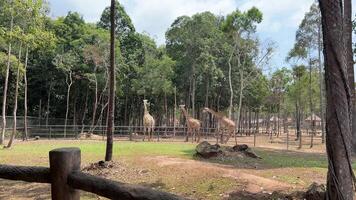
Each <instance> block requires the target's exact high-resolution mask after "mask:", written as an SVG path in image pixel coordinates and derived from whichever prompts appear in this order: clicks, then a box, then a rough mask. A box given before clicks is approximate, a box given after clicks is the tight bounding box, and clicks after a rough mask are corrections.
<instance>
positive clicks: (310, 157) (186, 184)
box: [0, 140, 356, 199]
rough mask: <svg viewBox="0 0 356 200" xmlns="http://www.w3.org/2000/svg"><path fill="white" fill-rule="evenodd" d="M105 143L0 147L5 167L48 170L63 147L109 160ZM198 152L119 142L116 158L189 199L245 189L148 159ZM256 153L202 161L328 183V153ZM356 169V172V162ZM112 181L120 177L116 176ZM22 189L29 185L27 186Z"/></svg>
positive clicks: (185, 146) (214, 175)
mask: <svg viewBox="0 0 356 200" xmlns="http://www.w3.org/2000/svg"><path fill="white" fill-rule="evenodd" d="M105 145H106V143H105V142H104V141H94V140H91V141H89V140H68V141H66V140H50V141H48V140H40V141H31V142H19V141H17V142H16V143H15V144H14V147H13V148H12V149H0V164H14V165H29V166H33V165H37V166H48V160H49V159H48V152H49V151H50V150H52V149H55V148H61V147H78V148H80V149H81V152H82V163H83V164H87V163H92V162H97V161H99V160H102V159H103V158H104V155H105ZM194 149H195V144H192V143H173V142H160V143H157V142H124V141H115V142H114V152H113V156H114V160H117V161H122V162H126V163H127V165H128V167H132V168H137V167H140V169H141V168H145V169H149V174H150V176H147V175H145V176H142V177H139V178H138V179H137V180H132V182H131V183H139V184H147V185H149V186H152V187H155V188H158V189H163V190H165V191H169V192H173V193H177V194H181V195H184V196H188V197H193V198H200V197H204V199H221V198H222V195H224V194H226V192H228V191H233V190H236V189H237V188H243V184H244V183H241V182H238V181H236V180H235V179H232V178H227V177H223V176H222V175H221V172H220V171H216V170H215V171H207V170H205V171H204V170H202V169H200V168H194V167H192V168H189V167H188V169H189V170H187V168H186V167H180V166H181V165H167V166H159V165H158V164H157V163H155V162H154V161H151V162H146V160H145V158H148V157H153V156H168V157H178V158H183V159H198V158H196V157H194V152H195V150H194ZM253 150H254V151H255V152H256V154H258V155H259V156H260V157H262V158H263V159H261V160H256V159H241V160H239V159H238V160H213V161H208V160H202V161H204V162H218V163H221V164H226V165H230V166H232V167H233V168H238V169H241V168H243V169H244V170H246V172H247V173H251V174H255V175H258V176H262V177H265V178H270V179H274V178H275V179H276V180H279V181H281V182H285V183H288V184H295V185H299V186H301V187H305V186H308V185H309V184H310V183H311V182H312V181H315V180H321V181H323V180H325V175H326V170H327V159H326V155H324V154H320V153H303V152H295V151H285V150H274V149H265V148H253ZM163 159H164V158H163ZM255 166H257V167H256V168H255ZM353 167H354V169H356V163H354V165H353ZM127 176H128V177H126V178H128V179H127V180H130V176H129V175H127ZM272 177H273V178H272ZM112 178H114V179H115V177H112ZM131 179H132V177H131ZM118 180H120V179H118ZM249 181H252V182H253V180H249ZM18 186H19V187H23V185H18ZM28 187H30V186H28ZM0 189H1V188H0ZM47 190H48V189H47ZM44 191H46V190H44ZM14 193H16V192H14ZM93 198H95V196H92V195H90V194H85V195H84V199H93ZM0 199H1V194H0ZM20 199H21V198H20Z"/></svg>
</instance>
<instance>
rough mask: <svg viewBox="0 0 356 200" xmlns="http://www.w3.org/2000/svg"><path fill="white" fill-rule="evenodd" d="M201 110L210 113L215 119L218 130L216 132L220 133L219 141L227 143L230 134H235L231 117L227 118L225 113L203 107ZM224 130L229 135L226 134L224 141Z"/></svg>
mask: <svg viewBox="0 0 356 200" xmlns="http://www.w3.org/2000/svg"><path fill="white" fill-rule="evenodd" d="M203 112H208V113H211V114H212V115H213V116H214V117H215V118H216V119H217V120H218V123H219V130H218V134H219V132H221V133H220V142H221V143H227V142H228V141H229V139H230V137H231V135H233V134H235V128H236V125H235V122H234V121H232V120H231V119H229V118H227V117H226V116H225V115H223V114H221V113H218V112H215V111H214V110H212V109H210V108H207V107H205V108H204V109H203ZM225 130H226V131H227V132H228V133H229V135H228V136H227V138H226V140H225V141H224V132H225Z"/></svg>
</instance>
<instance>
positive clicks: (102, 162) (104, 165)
mask: <svg viewBox="0 0 356 200" xmlns="http://www.w3.org/2000/svg"><path fill="white" fill-rule="evenodd" d="M98 165H99V166H100V167H102V168H107V167H108V165H109V164H108V163H107V162H105V161H103V160H101V161H99V162H98Z"/></svg>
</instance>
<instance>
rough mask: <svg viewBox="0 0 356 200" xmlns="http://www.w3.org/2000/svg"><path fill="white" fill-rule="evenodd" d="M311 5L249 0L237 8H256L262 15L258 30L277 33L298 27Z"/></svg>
mask: <svg viewBox="0 0 356 200" xmlns="http://www.w3.org/2000/svg"><path fill="white" fill-rule="evenodd" d="M312 3H313V0H298V1H296V0H283V1H281V0H268V1H267V0H249V1H246V2H244V3H242V4H241V6H239V7H240V8H241V10H247V9H249V8H251V7H252V6H255V7H257V8H258V9H260V10H261V12H262V13H263V21H262V23H261V24H260V25H259V26H258V30H260V31H265V32H278V31H280V29H282V28H286V27H287V28H296V27H298V24H299V23H300V21H301V20H302V18H303V16H304V13H305V12H307V11H308V9H309V7H310V6H311V4H312ZM277 24H278V25H277Z"/></svg>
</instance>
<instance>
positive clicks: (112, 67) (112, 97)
mask: <svg viewBox="0 0 356 200" xmlns="http://www.w3.org/2000/svg"><path fill="white" fill-rule="evenodd" d="M110 25H111V27H110V69H109V70H110V73H109V75H110V87H109V101H108V102H109V107H108V120H107V125H108V126H107V130H106V134H107V137H106V138H107V139H106V152H105V161H111V160H112V151H113V128H114V107H115V102H114V101H115V0H111V7H110Z"/></svg>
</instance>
